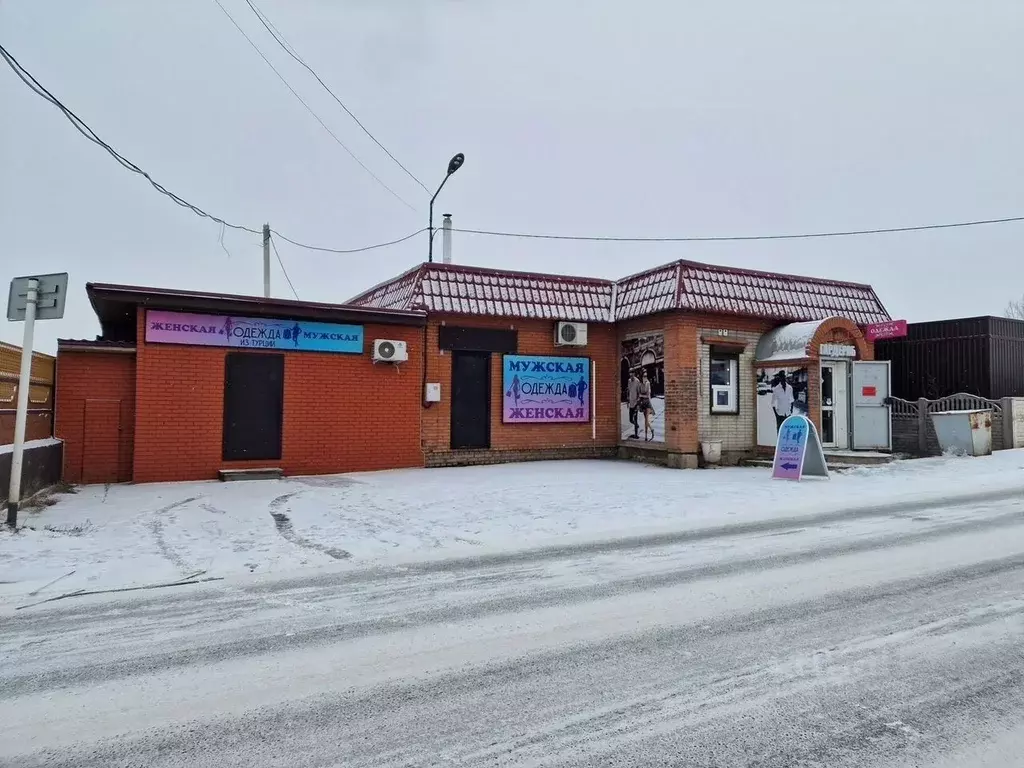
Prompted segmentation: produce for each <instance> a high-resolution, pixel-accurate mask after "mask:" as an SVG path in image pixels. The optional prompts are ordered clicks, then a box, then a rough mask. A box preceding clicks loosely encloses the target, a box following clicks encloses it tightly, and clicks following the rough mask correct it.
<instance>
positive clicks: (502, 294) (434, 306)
mask: <svg viewBox="0 0 1024 768" xmlns="http://www.w3.org/2000/svg"><path fill="white" fill-rule="evenodd" d="M613 286H614V283H613V282H612V281H611V280H598V279H595V278H586V277H567V276H562V275H540V274H533V273H529V272H508V271H503V270H493V269H482V268H473V267H464V266H461V265H458V266H456V265H452V264H423V265H421V266H419V267H417V268H416V269H413V270H411V271H409V272H406V273H405V274H403V275H399V276H398V277H396V278H394V279H393V280H390V281H388V282H385V283H381V284H380V285H378V286H376V287H374V288H371V289H370V290H369V291H366V292H365V293H363V294H361V295H359V296H357V297H355V298H354V299H352V301H351V302H349V303H350V304H357V305H361V306H372V307H380V308H388V309H420V310H426V311H427V312H437V313H445V314H456V315H484V316H491V317H523V318H547V319H552V320H575V321H579V322H589V323H600V322H605V323H606V322H609V321H610V319H611V307H612V287H613Z"/></svg>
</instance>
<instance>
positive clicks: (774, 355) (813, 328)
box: [754, 319, 825, 363]
mask: <svg viewBox="0 0 1024 768" xmlns="http://www.w3.org/2000/svg"><path fill="white" fill-rule="evenodd" d="M824 322H825V319H822V320H812V321H810V322H806V323H790V324H789V325H781V326H779V327H778V328H775V329H773V330H771V331H768V333H766V334H764V335H763V336H761V339H760V340H759V341H758V342H757V350H756V351H755V352H754V359H755V360H756V361H757V362H759V363H781V362H786V361H789V360H802V359H803V358H805V357H807V356H808V354H810V353H809V352H808V348H809V347H810V345H811V340H812V339H813V338H814V334H815V333H817V332H818V329H819V328H821V326H822V323H824Z"/></svg>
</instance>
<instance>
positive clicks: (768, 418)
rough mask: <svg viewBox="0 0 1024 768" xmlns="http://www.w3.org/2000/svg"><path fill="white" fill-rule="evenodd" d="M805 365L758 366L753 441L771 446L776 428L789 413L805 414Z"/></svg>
mask: <svg viewBox="0 0 1024 768" xmlns="http://www.w3.org/2000/svg"><path fill="white" fill-rule="evenodd" d="M807 385H808V378H807V369H806V368H761V369H759V370H758V372H757V444H758V445H760V446H764V447H770V448H774V447H775V444H776V443H777V442H778V436H779V428H780V427H781V426H782V422H784V421H785V420H786V418H787V417H789V416H792V415H793V414H797V415H802V416H809V415H810V414H809V413H808V406H807V402H808V401H807V395H808V392H807Z"/></svg>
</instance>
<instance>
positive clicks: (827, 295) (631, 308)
mask: <svg viewBox="0 0 1024 768" xmlns="http://www.w3.org/2000/svg"><path fill="white" fill-rule="evenodd" d="M348 303H349V304H355V305H359V306H367V307H378V308H380V309H419V310H426V311H427V312H436V313H446V314H464V315H490V316H497V317H526V318H551V319H558V320H576V321H581V322H613V321H616V320H628V319H630V318H634V317H643V316H646V315H652V314H656V313H658V312H666V311H669V310H687V311H691V312H707V313H713V314H729V315H750V316H756V317H769V318H773V319H777V320H791V321H810V320H822V319H824V318H827V317H833V316H837V315H838V316H842V317H846V318H849V319H850V320H852V321H853V322H855V323H857V324H861V325H863V324H867V323H874V322H883V321H886V320H889V319H890V317H889V313H888V312H886V310H885V307H883V306H882V303H881V302H880V301H879V300H878V296H876V295H875V292H874V290H872V288H871V286H869V285H860V284H857V283H844V282H838V281H834V280H821V279H818V278H812V277H798V276H794V275H781V274H775V273H771V272H757V271H753V270H741V269H733V268H731V267H719V266H714V265H710V264H699V263H696V262H690V261H677V262H673V263H671V264H666V265H664V266H661V267H657V268H655V269H650V270H647V271H645V272H641V273H639V274H636V275H632V276H630V277H626V278H623V279H622V280H619V281H617V282H613V281H611V280H600V279H596V278H588V277H570V276H565V275H541V274H532V273H528V272H514V271H509V270H495V269H483V268H477V267H467V266H462V265H452V264H434V263H431V264H421V265H420V266H419V267H416V268H414V269H412V270H410V271H408V272H406V273H404V274H402V275H399V276H398V277H396V278H394V279H392V280H389V281H387V282H384V283H381V284H380V285H377V286H375V287H374V288H371V289H370V290H368V291H366V292H364V293H362V294H360V295H359V296H356V297H355V298H353V299H352V300H351V301H349V302H348Z"/></svg>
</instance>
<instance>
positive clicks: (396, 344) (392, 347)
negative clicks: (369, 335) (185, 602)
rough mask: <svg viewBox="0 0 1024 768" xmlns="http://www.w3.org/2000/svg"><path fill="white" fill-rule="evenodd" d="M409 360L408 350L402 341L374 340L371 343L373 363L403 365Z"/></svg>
mask: <svg viewBox="0 0 1024 768" xmlns="http://www.w3.org/2000/svg"><path fill="white" fill-rule="evenodd" d="M408 359H409V349H408V347H406V345H405V342H404V341H391V340H389V339H375V340H374V342H373V362H375V363H404V362H405V361H406V360H408Z"/></svg>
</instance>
